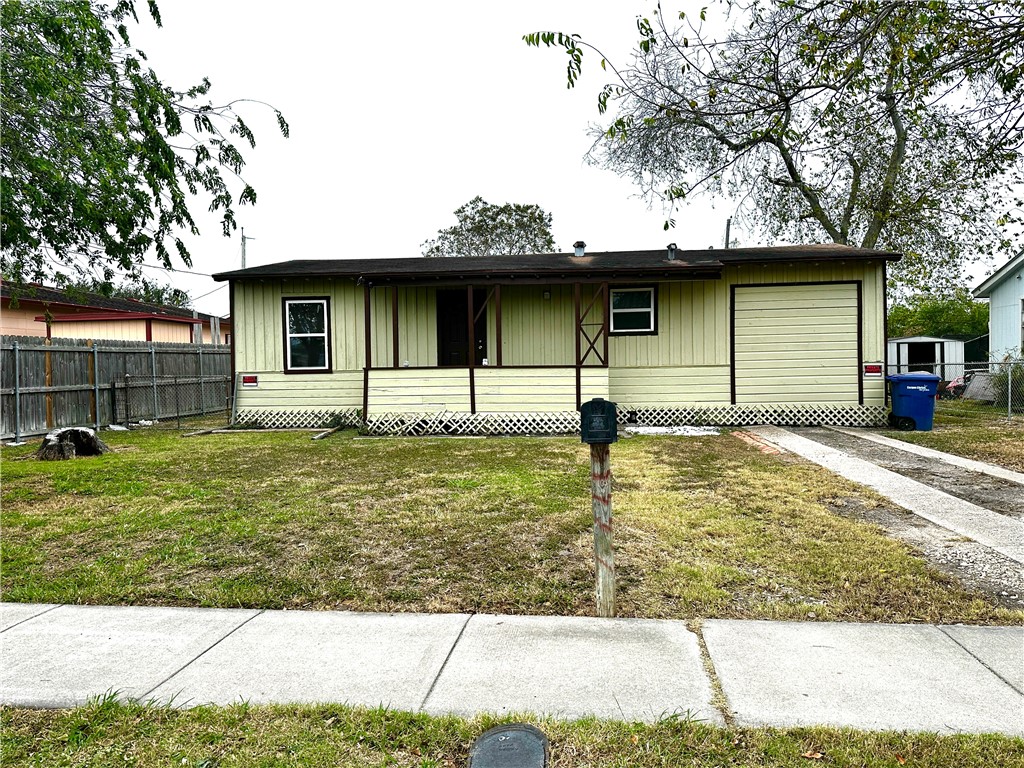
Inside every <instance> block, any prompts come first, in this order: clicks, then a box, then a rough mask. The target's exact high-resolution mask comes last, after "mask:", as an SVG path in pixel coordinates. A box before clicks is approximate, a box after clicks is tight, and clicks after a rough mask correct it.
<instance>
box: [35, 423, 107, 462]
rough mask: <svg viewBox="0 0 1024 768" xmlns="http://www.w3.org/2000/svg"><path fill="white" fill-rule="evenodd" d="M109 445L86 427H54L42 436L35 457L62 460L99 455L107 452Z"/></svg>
mask: <svg viewBox="0 0 1024 768" xmlns="http://www.w3.org/2000/svg"><path fill="white" fill-rule="evenodd" d="M109 452H110V446H108V445H107V444H106V443H104V442H103V441H102V440H100V439H99V438H98V437H96V433H95V432H94V431H93V430H91V429H88V428H87V427H65V428H64V429H55V430H54V431H53V432H51V433H50V434H48V435H47V436H46V437H44V438H43V444H42V445H41V446H39V450H38V451H36V458H37V459H41V460H43V461H63V460H64V459H73V458H75V457H76V456H99V455H100V454H103V453H109Z"/></svg>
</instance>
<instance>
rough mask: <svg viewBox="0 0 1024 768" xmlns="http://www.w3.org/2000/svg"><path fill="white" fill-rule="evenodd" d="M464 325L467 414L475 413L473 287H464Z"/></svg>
mask: <svg viewBox="0 0 1024 768" xmlns="http://www.w3.org/2000/svg"><path fill="white" fill-rule="evenodd" d="M466 309H467V312H466V324H467V325H468V330H469V350H468V354H467V355H466V358H467V362H468V363H469V412H470V413H476V334H475V333H474V332H473V331H474V326H475V325H476V313H475V312H473V286H472V285H467V286H466Z"/></svg>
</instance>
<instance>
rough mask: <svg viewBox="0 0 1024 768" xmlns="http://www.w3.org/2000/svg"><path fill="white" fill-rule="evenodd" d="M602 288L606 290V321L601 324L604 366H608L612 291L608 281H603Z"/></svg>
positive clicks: (604, 307)
mask: <svg viewBox="0 0 1024 768" xmlns="http://www.w3.org/2000/svg"><path fill="white" fill-rule="evenodd" d="M601 290H602V291H603V292H604V302H603V303H604V306H603V307H602V309H603V310H604V322H603V323H602V324H601V334H602V335H603V336H604V367H605V368H607V367H608V331H610V330H611V291H609V290H608V283H601Z"/></svg>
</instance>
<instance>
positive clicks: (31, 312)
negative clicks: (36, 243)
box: [0, 282, 231, 346]
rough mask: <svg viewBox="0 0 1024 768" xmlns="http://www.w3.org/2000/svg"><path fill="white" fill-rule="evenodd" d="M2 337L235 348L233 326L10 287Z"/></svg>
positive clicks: (128, 302)
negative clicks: (232, 343)
mask: <svg viewBox="0 0 1024 768" xmlns="http://www.w3.org/2000/svg"><path fill="white" fill-rule="evenodd" d="M0 335H2V336H38V337H41V338H47V339H57V338H70V339H121V340H125V341H154V342H169V343H177V344H211V345H213V346H222V345H226V344H230V343H231V322H230V320H229V319H227V318H221V317H218V316H216V315H207V314H203V313H202V312H193V311H192V310H190V309H182V308H181V307H172V306H166V305H163V304H148V303H146V302H143V301H138V300H136V299H122V298H117V297H112V296H103V295H102V294H98V293H89V292H87V291H78V290H76V291H67V290H63V289H61V288H53V287H50V286H45V285H39V284H36V283H29V284H26V285H12V284H9V283H7V282H4V283H3V284H2V285H0Z"/></svg>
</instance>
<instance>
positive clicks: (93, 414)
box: [85, 339, 100, 429]
mask: <svg viewBox="0 0 1024 768" xmlns="http://www.w3.org/2000/svg"><path fill="white" fill-rule="evenodd" d="M85 346H87V347H91V348H92V352H91V353H90V355H89V358H88V362H87V363H86V370H87V371H88V373H89V384H91V385H92V399H91V401H90V402H89V418H90V419H91V420H92V425H93V427H94V428H95V429H99V428H100V389H99V384H98V383H97V381H96V352H97V349H96V345H95V344H94V343H93V340H92V339H89V340H87V341H86V342H85Z"/></svg>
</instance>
